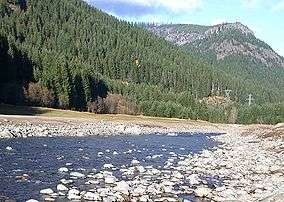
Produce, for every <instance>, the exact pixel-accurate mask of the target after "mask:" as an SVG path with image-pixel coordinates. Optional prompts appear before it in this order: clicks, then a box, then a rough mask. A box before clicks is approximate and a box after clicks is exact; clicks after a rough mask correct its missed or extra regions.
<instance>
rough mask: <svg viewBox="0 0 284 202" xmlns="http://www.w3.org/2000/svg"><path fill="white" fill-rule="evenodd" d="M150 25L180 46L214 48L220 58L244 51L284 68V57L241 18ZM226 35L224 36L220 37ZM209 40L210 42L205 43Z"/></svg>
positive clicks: (149, 27)
mask: <svg viewBox="0 0 284 202" xmlns="http://www.w3.org/2000/svg"><path fill="white" fill-rule="evenodd" d="M146 28H147V29H148V30H150V31H152V32H153V33H154V34H156V35H158V36H160V37H163V38H165V39H166V40H168V41H170V42H172V43H174V44H176V45H178V46H189V47H190V48H194V47H196V49H198V48H199V50H200V52H210V51H213V52H214V53H215V54H216V59H217V60H222V59H224V58H225V57H227V56H230V55H234V54H243V55H246V56H250V57H252V58H254V59H255V60H258V61H260V62H261V63H263V64H265V65H266V66H269V67H272V66H275V65H279V66H280V67H283V68H284V58H283V57H282V56H281V55H279V54H278V53H276V52H275V51H274V50H273V49H272V48H271V47H270V46H269V45H268V44H266V43H265V42H263V41H261V40H260V39H258V38H256V37H255V35H254V32H253V31H252V30H251V29H250V28H249V27H247V26H245V25H243V24H242V23H240V22H235V23H223V24H218V25H212V26H203V25H194V24H162V25H153V24H152V25H147V26H146ZM240 36H241V37H240ZM214 38H217V39H214ZM222 38H223V40H220V39H222ZM210 40H211V41H212V42H210ZM206 41H208V43H210V44H205V43H206ZM202 43H203V44H202Z"/></svg>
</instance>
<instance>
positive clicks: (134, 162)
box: [131, 159, 140, 166]
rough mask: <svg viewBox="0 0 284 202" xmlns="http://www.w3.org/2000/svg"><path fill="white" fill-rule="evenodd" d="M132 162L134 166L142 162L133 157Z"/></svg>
mask: <svg viewBox="0 0 284 202" xmlns="http://www.w3.org/2000/svg"><path fill="white" fill-rule="evenodd" d="M131 164H132V165H134V166H136V165H139V164H140V162H139V161H138V160H136V159H133V160H132V161H131Z"/></svg>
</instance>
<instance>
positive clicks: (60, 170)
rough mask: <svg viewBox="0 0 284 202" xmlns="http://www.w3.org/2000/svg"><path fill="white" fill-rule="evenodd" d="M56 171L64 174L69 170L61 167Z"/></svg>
mask: <svg viewBox="0 0 284 202" xmlns="http://www.w3.org/2000/svg"><path fill="white" fill-rule="evenodd" d="M58 171H59V172H61V173H65V172H68V171H69V170H68V168H66V167H62V168H59V169H58Z"/></svg>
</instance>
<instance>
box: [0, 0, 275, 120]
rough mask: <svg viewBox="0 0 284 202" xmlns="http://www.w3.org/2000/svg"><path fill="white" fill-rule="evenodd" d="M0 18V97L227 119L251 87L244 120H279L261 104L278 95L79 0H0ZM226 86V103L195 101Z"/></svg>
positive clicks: (102, 110) (101, 110)
mask: <svg viewBox="0 0 284 202" xmlns="http://www.w3.org/2000/svg"><path fill="white" fill-rule="evenodd" d="M0 17H1V19H0V102H3V103H10V104H18V105H38V106H49V107H57V108H64V109H74V110H80V111H87V110H89V111H92V112H96V113H112V112H115V113H138V114H145V115H151V116H165V117H179V118H191V119H203V120H209V121H215V122H228V120H229V117H230V116H231V113H232V112H231V111H233V112H234V111H236V110H231V109H232V108H236V107H239V105H240V107H242V104H244V103H247V101H246V98H247V96H248V94H249V93H250V92H252V91H253V92H254V96H255V99H256V100H257V101H256V102H255V106H257V110H259V107H260V109H263V110H261V113H262V114H258V113H256V115H257V116H254V117H251V118H250V120H249V121H256V117H258V119H259V118H261V117H264V118H265V117H267V114H269V117H272V118H273V120H272V118H269V121H273V122H278V121H279V118H278V115H277V116H276V115H273V116H272V115H271V113H273V114H275V113H276V114H277V113H278V111H277V110H271V108H272V109H274V108H275V109H277V108H276V107H277V106H278V103H276V104H275V105H274V103H273V104H272V105H271V108H267V107H266V102H268V101H270V100H271V101H272V102H277V100H279V99H280V96H279V95H278V94H277V91H275V89H268V88H267V86H265V85H257V84H254V83H252V82H250V81H246V80H244V79H242V78H235V75H230V74H227V73H225V72H223V71H220V70H219V69H215V68H213V66H212V64H210V62H207V61H206V60H204V59H202V58H200V57H197V56H196V55H190V54H188V51H187V50H184V49H183V48H180V47H177V46H176V45H173V44H171V43H169V42H168V41H166V40H164V39H162V38H160V37H157V36H155V35H154V34H153V33H151V32H149V31H147V30H145V29H144V28H141V27H140V26H138V25H136V24H133V23H128V22H125V21H121V20H118V19H116V18H115V17H112V16H110V15H108V14H106V13H103V12H101V11H100V10H98V9H96V8H94V7H91V6H89V5H88V4H87V3H86V2H84V1H81V0H21V1H16V0H1V1H0ZM215 84H216V85H217V84H218V86H219V87H220V88H219V89H218V92H212V86H213V85H215ZM246 84H247V85H246ZM226 89H231V90H233V92H232V94H231V99H230V103H231V104H226V105H220V106H215V107H211V106H207V105H206V104H205V103H204V102H202V100H203V98H206V97H208V96H215V95H219V96H225V90H226ZM233 105H234V106H233ZM268 109H269V110H268ZM249 110H256V109H255V108H250V109H249ZM130 111H131V112H130ZM239 111H240V112H241V111H242V110H241V108H239ZM245 113H246V112H245ZM270 115H271V116H270ZM239 117H242V116H241V114H240V115H239ZM275 117H276V118H275ZM264 118H261V120H264ZM270 119H271V120H270ZM266 120H267V118H266ZM235 121H236V120H235ZM239 122H241V120H239ZM247 122H248V121H247Z"/></svg>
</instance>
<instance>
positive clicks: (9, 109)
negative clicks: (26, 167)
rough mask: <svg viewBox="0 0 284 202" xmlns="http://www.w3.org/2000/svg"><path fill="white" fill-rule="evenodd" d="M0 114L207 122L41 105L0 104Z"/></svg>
mask: <svg viewBox="0 0 284 202" xmlns="http://www.w3.org/2000/svg"><path fill="white" fill-rule="evenodd" d="M0 114H2V115H20V116H41V117H50V118H52V117H62V118H78V119H96V120H104V121H126V122H135V123H142V124H152V123H163V124H167V123H169V124H170V123H171V124H175V123H179V124H198V125H200V124H206V125H207V124H208V122H205V121H192V120H188V119H187V120H186V119H175V118H160V117H148V116H142V115H140V116H131V115H124V114H118V115H114V114H94V113H88V112H77V111H71V110H61V109H51V108H42V107H27V106H13V105H6V104H0Z"/></svg>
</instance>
